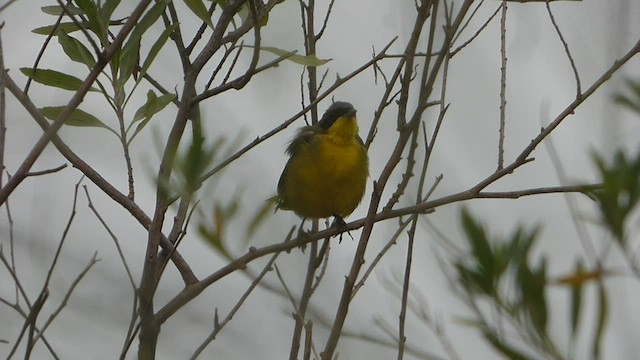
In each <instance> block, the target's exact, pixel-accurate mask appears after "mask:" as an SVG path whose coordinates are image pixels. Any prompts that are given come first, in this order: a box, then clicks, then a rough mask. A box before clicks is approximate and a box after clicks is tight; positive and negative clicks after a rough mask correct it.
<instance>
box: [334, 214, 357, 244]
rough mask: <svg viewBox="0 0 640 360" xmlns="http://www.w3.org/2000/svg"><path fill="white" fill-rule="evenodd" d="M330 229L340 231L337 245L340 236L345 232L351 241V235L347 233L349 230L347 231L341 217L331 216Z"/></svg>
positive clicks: (339, 241) (340, 239) (340, 240)
mask: <svg viewBox="0 0 640 360" xmlns="http://www.w3.org/2000/svg"><path fill="white" fill-rule="evenodd" d="M331 227H335V228H336V229H338V231H340V238H339V239H338V243H341V242H342V235H343V234H344V232H345V231H346V232H347V235H349V237H350V238H351V240H353V236H351V233H350V232H349V230H347V223H346V222H345V221H344V219H343V218H342V217H341V216H339V215H333V224H331ZM336 235H337V234H336Z"/></svg>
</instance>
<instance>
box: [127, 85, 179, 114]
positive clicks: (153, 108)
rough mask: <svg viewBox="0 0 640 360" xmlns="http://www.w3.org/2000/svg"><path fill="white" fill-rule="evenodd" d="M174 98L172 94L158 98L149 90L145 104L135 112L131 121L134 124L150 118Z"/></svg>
mask: <svg viewBox="0 0 640 360" xmlns="http://www.w3.org/2000/svg"><path fill="white" fill-rule="evenodd" d="M174 98H175V95H173V94H164V95H161V96H160V97H158V96H157V95H156V94H155V93H154V92H153V90H149V92H148V93H147V102H146V103H145V104H144V105H142V106H141V107H140V108H139V109H138V110H137V111H136V114H135V115H134V117H133V121H134V122H136V121H139V120H142V119H144V118H147V117H152V116H153V115H155V114H157V113H158V112H160V111H162V109H164V108H165V107H166V106H167V105H169V103H171V102H172V101H173V99H174Z"/></svg>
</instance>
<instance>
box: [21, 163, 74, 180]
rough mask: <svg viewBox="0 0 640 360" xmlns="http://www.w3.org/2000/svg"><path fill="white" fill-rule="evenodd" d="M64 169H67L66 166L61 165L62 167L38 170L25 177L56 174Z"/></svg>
mask: <svg viewBox="0 0 640 360" xmlns="http://www.w3.org/2000/svg"><path fill="white" fill-rule="evenodd" d="M66 167H67V164H62V165H60V166H57V167H55V168H52V169H47V170H40V171H29V172H28V173H27V175H26V176H27V177H30V176H40V175H47V174H53V173H57V172H58V171H60V170H62V169H64V168H66Z"/></svg>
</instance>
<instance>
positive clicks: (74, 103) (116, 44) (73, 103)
mask: <svg viewBox="0 0 640 360" xmlns="http://www.w3.org/2000/svg"><path fill="white" fill-rule="evenodd" d="M150 2H151V0H141V1H140V3H139V4H138V6H137V7H136V8H135V9H134V10H133V12H132V13H131V16H130V17H129V19H128V20H127V22H126V23H125V24H124V25H123V27H122V29H121V30H120V32H119V33H118V36H117V37H116V38H115V39H114V40H113V42H112V43H111V44H110V45H109V47H107V49H106V50H105V52H104V53H103V54H101V56H99V58H98V62H97V64H96V65H95V66H94V67H93V69H91V72H90V73H89V75H88V76H87V77H86V78H85V80H84V81H83V82H82V85H81V86H80V88H79V89H78V91H76V93H75V94H74V95H73V97H72V98H71V100H69V102H68V103H67V106H66V107H65V109H64V111H63V112H62V113H61V114H60V115H59V116H58V118H57V119H56V120H55V121H54V122H53V123H52V124H51V126H50V127H49V128H48V129H47V130H46V131H45V132H44V134H42V136H41V137H40V139H39V140H38V141H37V142H36V144H35V145H34V146H33V148H32V149H31V151H30V152H29V154H28V155H27V157H26V158H25V159H24V161H23V162H22V164H21V165H20V167H18V169H17V171H16V173H15V174H14V176H13V177H12V178H11V179H10V180H9V181H7V184H6V185H5V186H4V187H3V188H2V189H0V205H1V204H4V202H5V201H6V200H7V198H8V197H9V195H10V194H11V193H12V192H13V190H15V188H16V187H17V186H18V185H19V184H20V183H21V182H22V180H24V179H25V178H26V176H27V173H28V172H29V169H31V166H33V163H35V161H36V160H37V159H38V157H40V154H41V153H42V151H43V150H44V148H45V147H46V146H47V144H48V143H49V141H51V140H52V139H53V137H54V135H55V134H56V133H57V132H58V130H60V128H61V127H62V125H64V123H65V122H66V121H67V119H68V118H69V116H70V115H71V114H72V113H73V111H74V110H75V109H76V108H77V107H78V105H80V103H81V102H82V100H83V99H84V96H85V95H86V93H87V92H88V91H89V89H91V85H92V84H93V83H94V82H95V81H96V79H97V78H98V75H100V73H101V72H102V69H104V67H105V66H106V65H107V64H108V63H109V60H111V58H112V57H113V56H114V55H115V54H116V51H118V50H119V49H120V47H121V45H122V43H123V41H124V39H125V38H126V37H127V35H129V33H130V32H131V31H132V30H133V28H134V26H135V25H136V24H137V22H138V19H139V18H140V17H141V16H142V14H143V13H144V10H145V9H146V8H147V6H148V5H149V3H150ZM0 70H1V71H4V69H0ZM5 76H6V75H5Z"/></svg>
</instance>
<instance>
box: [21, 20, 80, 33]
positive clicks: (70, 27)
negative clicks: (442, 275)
mask: <svg viewBox="0 0 640 360" xmlns="http://www.w3.org/2000/svg"><path fill="white" fill-rule="evenodd" d="M54 28H55V31H54ZM78 30H80V28H79V27H78V26H77V25H76V24H74V23H72V22H66V23H60V24H58V26H55V25H49V26H43V27H39V28H35V29H33V30H31V32H32V33H34V34H38V35H47V36H48V35H49V34H51V33H52V32H53V36H58V35H59V34H60V31H64V32H65V33H67V34H70V33H72V32H74V31H78Z"/></svg>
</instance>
